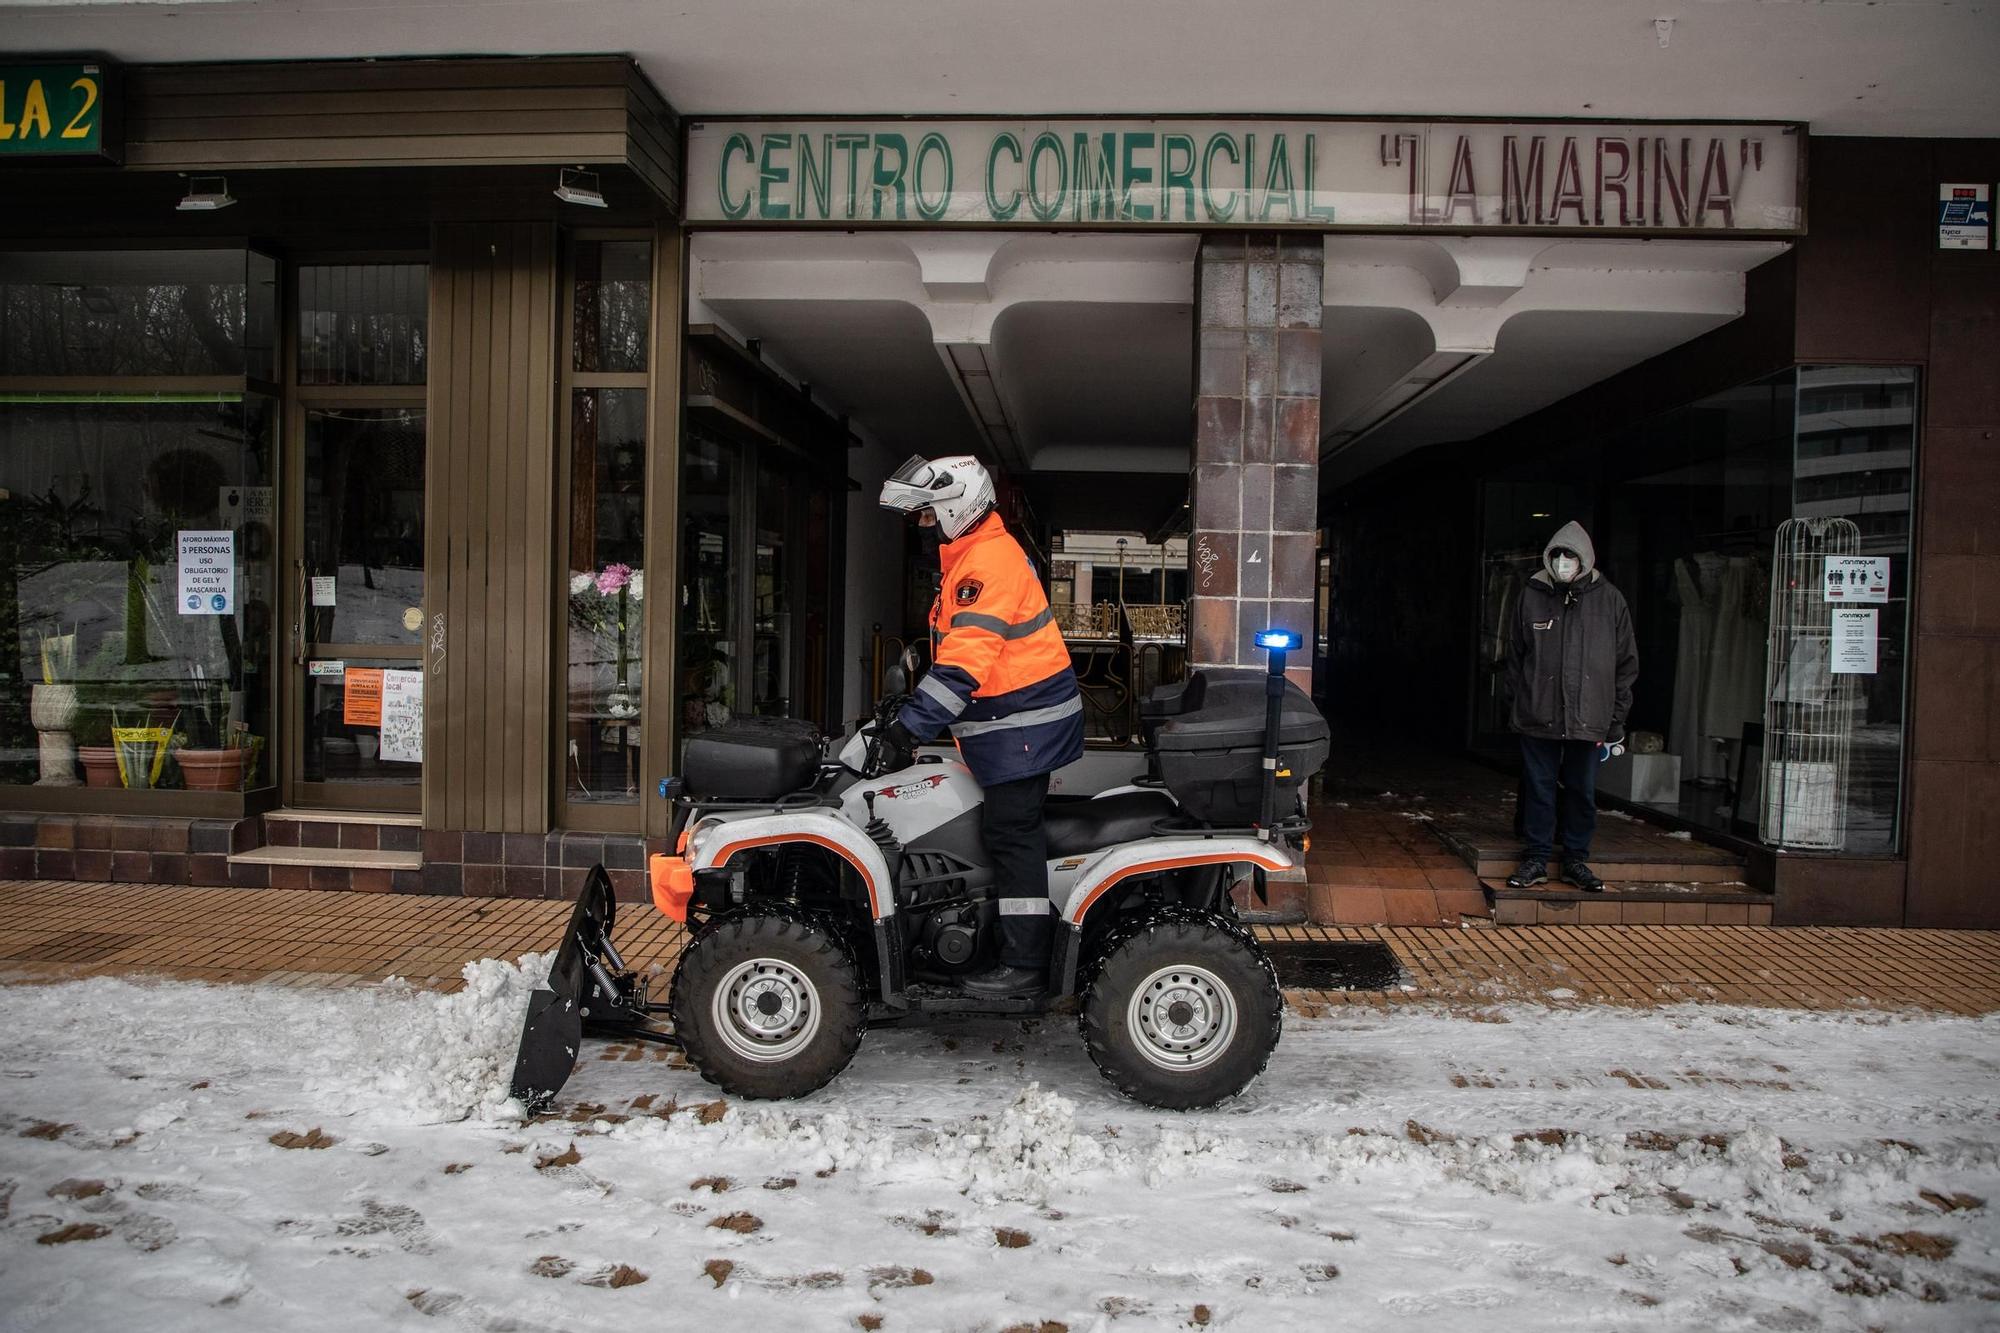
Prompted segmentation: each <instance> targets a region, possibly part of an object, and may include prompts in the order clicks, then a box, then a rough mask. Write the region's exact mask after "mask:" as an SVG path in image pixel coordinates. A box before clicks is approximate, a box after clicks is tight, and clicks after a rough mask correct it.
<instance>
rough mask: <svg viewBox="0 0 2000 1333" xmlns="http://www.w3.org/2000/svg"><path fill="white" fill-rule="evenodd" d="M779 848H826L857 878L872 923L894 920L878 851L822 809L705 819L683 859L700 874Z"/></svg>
mask: <svg viewBox="0 0 2000 1333" xmlns="http://www.w3.org/2000/svg"><path fill="white" fill-rule="evenodd" d="M780 843H807V844H811V845H812V846H815V847H824V848H825V849H826V850H828V851H830V852H832V853H833V854H834V855H835V856H838V857H839V858H840V859H841V860H843V861H845V862H847V864H849V865H850V866H852V867H854V872H855V874H857V875H858V876H860V878H861V884H862V887H863V888H864V889H866V890H867V893H868V912H869V916H870V917H871V918H873V919H874V920H877V921H879V920H881V919H882V918H884V917H887V916H890V915H893V914H894V912H895V910H896V895H895V893H894V884H895V881H894V878H893V876H892V875H891V873H890V870H889V863H888V862H887V861H886V860H884V859H883V856H882V849H881V848H879V847H877V846H876V845H875V843H874V841H873V840H872V839H870V838H869V837H868V835H867V834H865V833H863V832H862V831H861V830H860V829H858V828H855V827H854V826H853V825H852V824H850V823H848V822H847V821H846V820H844V819H841V818H839V817H838V816H836V815H833V814H830V813H828V812H826V811H825V810H823V809H808V810H795V811H781V812H778V813H774V814H767V815H766V814H758V815H733V816H723V817H711V818H706V819H703V820H702V821H701V822H700V823H698V824H696V825H695V826H694V829H693V831H692V832H691V833H690V834H689V836H688V844H687V850H686V852H685V853H684V855H685V857H686V859H687V863H688V866H689V868H690V870H691V871H693V872H695V873H699V872H700V871H703V870H714V869H718V868H720V867H722V866H725V865H727V864H729V860H730V858H731V857H733V856H735V855H736V854H737V853H739V852H747V851H751V850H753V849H755V848H758V847H771V846H775V845H778V844H780Z"/></svg>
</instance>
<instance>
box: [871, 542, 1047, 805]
mask: <svg viewBox="0 0 2000 1333" xmlns="http://www.w3.org/2000/svg"><path fill="white" fill-rule="evenodd" d="M938 554H939V558H940V561H941V563H942V565H943V568H944V582H943V584H942V586H941V587H940V588H939V590H938V597H937V601H936V602H934V603H932V605H931V636H932V641H933V643H934V644H935V645H936V648H937V652H936V656H935V660H934V661H933V662H932V664H931V669H930V670H929V671H928V672H926V673H924V678H923V679H922V680H920V681H918V682H917V689H916V693H915V695H914V696H913V697H912V698H911V700H910V702H909V703H907V704H905V705H904V707H903V711H902V714H901V717H900V720H901V722H902V724H903V726H904V727H905V728H907V729H908V730H909V732H910V734H911V735H913V736H915V737H917V738H918V739H919V740H927V739H929V738H931V737H934V736H936V735H938V734H939V733H940V732H942V731H944V730H946V729H947V728H949V729H950V731H951V734H952V737H953V739H955V740H956V741H957V742H958V748H959V753H961V754H962V755H964V757H965V763H966V766H967V767H968V768H970V769H971V770H972V775H973V776H974V777H976V778H978V779H979V781H980V782H981V783H983V784H986V785H989V786H990V785H992V784H993V783H997V782H1011V781H1013V780H1015V779H1016V778H1027V777H1033V776H1035V775H1036V774H1038V773H1049V772H1053V771H1054V770H1056V769H1058V768H1061V767H1062V766H1063V765H1064V764H1067V763H1069V762H1071V761H1072V760H1074V759H1076V758H1077V757H1078V756H1080V755H1081V754H1082V753H1083V696H1082V694H1081V693H1080V692H1079V691H1078V689H1077V684H1076V673H1075V672H1074V671H1072V670H1071V669H1070V661H1069V649H1068V648H1067V647H1065V646H1064V644H1063V638H1062V631H1061V630H1059V629H1058V628H1056V623H1055V615H1054V613H1053V612H1052V611H1050V609H1049V600H1048V597H1047V595H1046V594H1044V593H1043V591H1042V585H1041V581H1040V580H1039V579H1037V578H1036V577H1035V570H1034V566H1033V565H1031V564H1029V563H1028V556H1027V553H1026V552H1025V551H1023V550H1022V549H1021V545H1020V543H1019V542H1017V541H1015V540H1014V538H1013V537H1012V536H1010V535H1009V534H1008V532H1007V526H1006V524H1005V523H1003V522H1002V521H1001V519H1000V516H999V515H998V514H989V515H987V516H986V519H985V520H984V521H983V522H981V523H980V525H979V526H978V527H976V528H974V529H973V530H972V531H971V532H968V533H966V534H965V536H963V537H961V538H959V539H958V540H957V541H955V542H945V543H944V544H942V545H941V546H940V547H939V548H938Z"/></svg>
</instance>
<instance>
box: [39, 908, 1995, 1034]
mask: <svg viewBox="0 0 2000 1333" xmlns="http://www.w3.org/2000/svg"><path fill="white" fill-rule="evenodd" d="M622 906H623V909H624V915H623V916H622V918H621V920H620V923H619V925H618V927H617V931H616V939H617V943H618V946H619V951H620V952H621V953H622V954H623V955H624V956H625V959H626V961H627V962H628V963H630V964H632V965H633V966H635V967H643V966H645V965H647V964H652V963H667V962H669V961H670V960H671V959H672V958H673V956H674V955H675V954H676V953H677V952H678V951H679V949H680V947H681V945H682V942H683V940H684V938H685V936H684V932H683V931H682V929H681V928H680V927H679V926H676V925H675V924H673V923H672V922H670V921H668V920H666V919H665V918H663V917H661V916H660V915H659V914H658V913H657V912H654V911H653V910H652V909H651V908H650V907H648V906H645V905H643V904H630V905H622ZM568 913H569V906H568V904H566V903H560V902H545V901H540V900H534V899H508V898H437V897H413V896H403V895H392V894H362V893H319V892H312V891H309V890H303V889H204V888H186V887H181V886H174V885H156V884H81V883H70V882H58V881H46V880H41V881H37V880H0V981H11V982H22V981H43V980H62V979H67V978H74V977H88V976H142V975H143V976H162V977H176V978H184V979H190V980H201V981H227V982H267V983H278V984H283V985H293V986H350V985H361V984H367V983H370V982H375V981H379V980H381V979H382V978H384V977H387V976H399V977H403V978H406V979H407V980H409V981H411V982H412V983H414V984H418V985H425V986H435V987H439V988H441V989H451V988H455V987H456V986H457V985H458V984H459V977H458V972H459V969H460V968H461V967H462V966H463V965H464V964H465V963H467V962H469V961H471V960H473V959H475V958H485V957H501V958H513V957H517V956H518V955H520V954H523V953H527V952H530V951H533V950H540V949H548V948H553V947H554V945H555V941H556V938H557V935H558V934H559V932H560V931H561V929H562V925H563V921H564V919H565V918H566V917H567V915H568ZM1260 933H1262V934H1264V935H1265V936H1266V937H1267V938H1270V939H1274V940H1291V941H1297V942H1306V941H1336V940H1349V941H1368V940H1378V941H1381V942H1382V943H1385V944H1387V945H1388V946H1389V947H1390V948H1391V949H1393V950H1394V951H1395V953H1396V956H1397V958H1398V959H1399V960H1400V961H1401V962H1402V965H1403V968H1404V970H1405V971H1406V972H1407V973H1408V975H1409V980H1410V985H1409V987H1408V988H1407V989H1402V990H1395V991H1388V992H1383V991H1357V992H1341V991H1313V990H1295V991H1292V992H1290V993H1289V994H1290V998H1291V1000H1292V1003H1293V1005H1294V1007H1295V1008H1299V1009H1302V1010H1304V1011H1306V1012H1312V1011H1314V1010H1316V1009H1318V1008H1320V1007H1322V1006H1324V1005H1328V1004H1392V1003H1408V1002H1411V1001H1446V1002H1450V1003H1452V1004H1455V1005H1461V1006H1481V1005H1487V1004H1494V1003H1499V1002H1503V1001H1528V1002H1534V1003H1543V1004H1557V1005H1580V1004H1607V1003H1608V1004H1621V1005H1658V1004H1672V1003H1678V1002H1686V1001H1695V1002H1708V1003H1725V1004H1749V1005H1766V1006H1781V1007H1790V1008H1810V1009H1837V1008H1880V1009H1902V1008H1923V1009H1933V1010H1942V1011H1945V1012H1949V1013H1957V1014H1982V1013H1989V1012H1994V1011H2000V932H1990V931H1937V930H1858V929H1842V928H1831V927H1813V928H1796V929H1771V928H1767V927H1755V926H1621V927H1591V926H1552V927H1551V926H1520V927H1486V928H1461V929H1451V928H1444V927H1431V928H1423V927H1400V926H1284V927H1277V928H1273V929H1269V930H1263V931H1261V932H1260Z"/></svg>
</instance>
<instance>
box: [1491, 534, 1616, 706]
mask: <svg viewBox="0 0 2000 1333" xmlns="http://www.w3.org/2000/svg"><path fill="white" fill-rule="evenodd" d="M1557 547H1561V548H1563V549H1565V550H1570V551H1574V552H1576V553H1577V555H1578V556H1579V557H1581V558H1582V562H1583V570H1582V572H1581V573H1579V574H1578V575H1577V576H1576V578H1575V579H1574V580H1573V581H1572V582H1570V583H1567V584H1563V583H1557V582H1556V579H1555V573H1554V571H1553V570H1552V569H1551V568H1550V560H1549V553H1550V552H1551V551H1554V550H1555V549H1556V548H1557ZM1638 678H1639V649H1638V646H1637V645H1636V644H1635V643H1634V642H1633V640H1632V613H1631V611H1630V610H1629V609H1627V607H1626V605H1625V598H1624V595H1623V594H1621V593H1620V592H1619V591H1618V589H1616V588H1614V587H1612V586H1611V584H1610V582H1609V581H1608V580H1607V579H1606V578H1605V577H1604V575H1603V574H1601V573H1599V572H1598V569H1597V550H1596V548H1595V547H1594V546H1592V545H1591V542H1590V534H1589V533H1587V532H1585V531H1584V530H1583V526H1582V525H1581V524H1578V523H1569V524H1565V525H1564V526H1563V528H1562V530H1561V531H1560V532H1558V533H1556V535H1555V536H1554V537H1551V538H1550V539H1549V543H1548V545H1547V546H1545V547H1543V548H1542V567H1541V568H1540V569H1539V570H1537V571H1536V572H1535V574H1534V575H1533V576H1532V577H1531V578H1529V580H1528V582H1527V584H1526V586H1525V587H1523V588H1522V590H1521V596H1520V599H1519V602H1518V604H1517V605H1516V607H1515V613H1514V624H1513V627H1512V631H1511V637H1510V639H1509V641H1508V652H1507V692H1508V697H1509V698H1510V699H1511V700H1512V701H1513V713H1512V716H1511V719H1510V721H1511V725H1512V726H1513V728H1514V730H1515V731H1518V732H1520V733H1521V734H1522V735H1523V736H1539V737H1542V738H1544V739H1546V740H1573V741H1615V740H1622V739H1624V736H1625V719H1626V717H1627V716H1628V715H1629V714H1630V713H1631V711H1632V683H1633V682H1634V681H1636V680H1637V679H1638Z"/></svg>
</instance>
